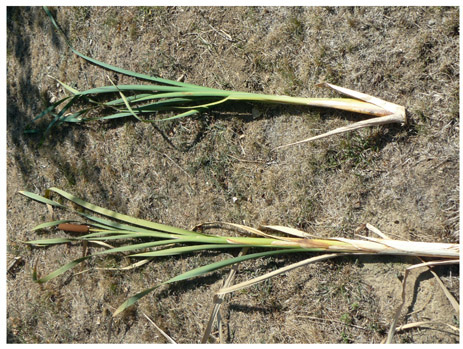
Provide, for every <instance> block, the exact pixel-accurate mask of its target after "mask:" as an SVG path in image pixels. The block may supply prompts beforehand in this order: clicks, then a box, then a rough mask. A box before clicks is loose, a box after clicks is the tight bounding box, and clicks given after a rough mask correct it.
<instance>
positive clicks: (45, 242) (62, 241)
mask: <svg viewBox="0 0 463 349" xmlns="http://www.w3.org/2000/svg"><path fill="white" fill-rule="evenodd" d="M72 241H76V239H71V238H54V239H42V240H31V241H26V244H30V245H40V246H45V245H59V244H65V243H68V242H72Z"/></svg>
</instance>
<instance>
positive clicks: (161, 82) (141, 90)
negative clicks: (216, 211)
mask: <svg viewBox="0 0 463 349" xmlns="http://www.w3.org/2000/svg"><path fill="white" fill-rule="evenodd" d="M44 9H45V12H46V13H47V14H48V16H49V18H50V20H51V21H52V23H53V25H54V26H55V28H56V29H58V30H59V31H61V33H63V31H62V30H61V28H60V27H59V26H58V24H57V23H56V21H55V19H54V18H53V16H52V15H51V13H50V11H49V10H48V9H47V8H44ZM63 35H64V33H63ZM64 37H65V38H66V36H64ZM66 42H67V44H68V45H69V47H70V48H71V50H72V51H73V52H74V53H75V54H76V55H78V56H79V57H81V58H83V59H85V60H86V61H88V62H90V63H93V64H95V65H98V66H100V67H103V68H105V69H108V70H110V71H113V72H117V73H120V74H124V75H127V76H131V77H135V78H137V79H141V80H145V81H148V82H151V83H154V84H150V85H148V84H147V85H116V84H114V83H113V82H112V81H111V80H109V81H110V84H109V85H108V86H102V87H97V88H92V89H89V90H85V91H79V90H77V89H75V88H73V87H71V86H69V85H68V84H65V83H64V82H61V81H58V82H59V83H60V84H61V86H62V87H63V88H65V89H66V90H67V91H68V92H69V93H70V96H68V97H64V98H62V99H60V100H58V101H56V102H54V103H52V104H51V105H50V106H49V107H48V108H46V109H45V110H44V111H43V112H42V113H40V114H39V115H37V116H36V117H35V118H34V121H36V120H38V119H40V118H42V117H44V116H46V115H48V114H50V115H52V116H53V120H52V121H51V122H50V124H49V125H48V128H47V129H46V131H45V133H48V132H49V131H50V129H51V128H52V127H53V126H58V125H60V124H63V123H83V122H88V121H94V120H108V119H117V118H125V117H134V118H136V119H137V120H139V121H142V122H159V121H167V120H174V119H179V118H182V117H187V116H192V115H196V114H200V113H202V112H204V111H207V110H209V109H211V108H212V107H214V106H217V105H219V104H222V103H225V102H228V101H235V102H236V101H248V102H261V103H281V104H293V105H306V106H316V107H326V108H334V109H341V110H346V111H351V112H355V113H362V114H366V115H371V116H374V117H373V118H371V119H367V120H362V121H359V122H356V123H353V124H351V125H348V126H345V127H341V128H338V129H335V130H332V131H330V132H327V133H324V134H321V135H318V136H315V137H311V138H307V139H305V140H301V141H299V142H297V143H292V144H298V143H303V142H308V141H312V140H315V139H320V138H323V137H327V136H331V135H334V134H339V133H343V132H348V131H352V130H356V129H360V128H364V127H370V126H377V125H384V124H389V123H400V124H404V123H406V113H405V108H404V107H402V106H400V105H397V104H394V103H390V102H386V101H384V100H381V99H379V98H376V97H372V96H370V95H367V94H364V93H360V92H357V91H353V90H350V89H347V88H342V87H339V86H335V85H333V84H329V83H325V82H324V83H320V84H319V86H324V87H329V88H331V89H334V90H336V91H338V92H340V93H342V94H344V95H347V96H349V97H352V98H304V97H290V96H278V95H265V94H257V93H249V92H239V91H226V90H221V89H216V88H209V87H202V86H198V85H193V84H188V83H184V82H179V81H174V80H168V79H162V78H158V77H153V76H149V75H146V74H140V73H135V72H132V71H128V70H125V69H122V68H118V67H115V66H112V65H109V64H106V63H103V62H100V61H98V60H96V59H93V58H90V57H88V56H86V55H84V54H82V53H80V52H79V51H77V50H76V49H74V48H73V47H72V46H71V44H70V42H69V41H68V40H67V38H66ZM78 102H79V103H78ZM82 102H83V105H85V107H83V108H82V109H79V110H77V111H72V112H71V109H72V108H73V107H74V106H76V105H77V104H80V105H82ZM95 112H96V113H95ZM165 112H168V113H170V114H171V115H170V116H168V117H161V118H159V117H155V118H154V119H153V118H148V116H149V115H153V114H156V115H159V114H160V115H162V113H165ZM27 132H37V131H36V130H33V129H29V130H28V131H27ZM292 144H286V145H281V146H279V147H277V148H282V147H285V146H289V145H292ZM277 148H276V149H277Z"/></svg>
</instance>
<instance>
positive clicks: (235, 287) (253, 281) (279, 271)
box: [216, 253, 347, 295]
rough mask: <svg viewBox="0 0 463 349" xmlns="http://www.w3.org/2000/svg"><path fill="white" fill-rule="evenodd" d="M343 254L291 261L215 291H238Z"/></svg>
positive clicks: (225, 292)
mask: <svg viewBox="0 0 463 349" xmlns="http://www.w3.org/2000/svg"><path fill="white" fill-rule="evenodd" d="M345 255H347V254H346V253H332V254H325V255H320V256H316V257H312V258H308V259H305V260H303V261H300V262H297V263H293V264H291V265H288V266H285V267H283V268H280V269H277V270H274V271H272V272H270V273H267V274H264V275H261V276H258V277H256V278H254V279H251V280H247V281H244V282H241V283H239V284H236V285H233V286H229V287H223V288H221V289H220V290H219V291H217V292H216V295H225V294H227V293H230V292H235V291H238V290H242V289H243V288H246V287H250V286H252V285H255V284H257V283H259V282H262V281H265V280H267V279H270V278H272V277H275V276H278V275H280V274H283V273H286V272H288V271H290V270H293V269H296V268H299V267H302V266H304V265H307V264H310V263H315V262H319V261H323V260H326V259H330V258H335V257H340V256H345Z"/></svg>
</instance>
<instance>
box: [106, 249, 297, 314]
mask: <svg viewBox="0 0 463 349" xmlns="http://www.w3.org/2000/svg"><path fill="white" fill-rule="evenodd" d="M293 252H304V249H287V250H278V251H266V252H259V253H253V254H249V255H243V256H238V257H234V258H229V259H226V260H223V261H219V262H215V263H211V264H208V265H205V266H202V267H199V268H195V269H192V270H190V271H187V272H186V273H183V274H180V275H178V276H175V277H173V278H171V279H169V280H167V281H164V282H163V283H161V284H159V285H156V286H154V287H151V288H148V289H146V290H143V291H142V292H140V293H137V294H136V295H134V296H132V297H130V298H129V299H127V300H126V301H125V302H124V303H122V304H121V305H120V306H119V307H118V308H117V309H116V311H115V312H114V314H113V316H116V315H118V314H120V313H121V312H123V311H124V310H125V309H127V308H128V307H130V306H132V305H134V304H135V303H136V302H138V301H139V300H140V299H141V298H143V297H144V296H146V295H147V294H149V293H151V292H152V291H154V290H155V289H157V288H158V287H160V286H162V285H166V284H170V283H173V282H177V281H181V280H187V279H191V278H193V277H197V276H201V275H203V274H206V273H209V272H212V271H215V270H218V269H222V268H225V267H227V266H229V265H232V264H236V263H241V262H244V261H246V260H250V259H257V258H262V257H268V256H272V255H275V254H278V255H281V254H285V253H293Z"/></svg>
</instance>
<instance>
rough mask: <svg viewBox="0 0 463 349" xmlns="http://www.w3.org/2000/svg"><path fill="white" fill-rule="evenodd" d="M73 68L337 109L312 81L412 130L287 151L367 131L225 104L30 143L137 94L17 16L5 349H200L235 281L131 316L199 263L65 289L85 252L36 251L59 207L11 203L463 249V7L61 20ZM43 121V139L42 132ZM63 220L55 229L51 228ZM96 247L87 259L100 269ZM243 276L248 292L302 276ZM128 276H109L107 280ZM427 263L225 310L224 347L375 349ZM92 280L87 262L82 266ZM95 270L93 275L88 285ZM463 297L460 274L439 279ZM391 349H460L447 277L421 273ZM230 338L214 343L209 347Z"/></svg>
mask: <svg viewBox="0 0 463 349" xmlns="http://www.w3.org/2000/svg"><path fill="white" fill-rule="evenodd" d="M51 10H52V12H53V14H54V15H55V17H56V19H57V22H58V23H59V24H60V26H61V27H62V28H63V29H64V31H65V32H66V35H67V36H68V38H69V40H70V41H71V43H72V45H73V46H74V47H75V48H76V49H77V50H79V51H80V52H82V53H84V54H86V55H88V56H91V57H93V58H95V59H98V60H100V61H103V62H107V63H109V64H112V65H116V66H119V67H123V68H125V69H128V70H132V71H136V72H142V73H146V74H149V75H155V76H161V77H163V78H167V79H172V80H177V79H183V80H184V81H185V82H189V83H193V84H198V85H204V86H209V87H215V88H220V89H232V90H239V91H248V92H258V93H265V94H285V95H292V96H301V97H337V96H338V95H337V94H336V93H334V92H331V91H329V90H326V89H321V88H317V87H315V85H316V84H317V83H319V82H320V81H327V82H331V83H333V84H336V85H340V86H344V87H347V88H350V89H354V90H357V91H361V92H364V93H368V94H370V95H373V96H377V97H380V98H382V99H384V100H387V101H391V102H393V103H396V104H399V105H403V106H405V107H406V109H407V113H408V118H409V123H408V125H404V126H401V125H390V126H381V127H375V128H371V129H364V130H360V131H355V132H352V133H349V134H343V135H339V136H335V137H331V138H326V139H322V140H319V141H316V142H313V143H307V144H301V145H297V146H293V147H289V148H284V149H281V150H279V151H273V149H274V148H275V147H277V146H279V145H282V144H286V143H290V142H295V141H297V140H301V139H304V138H307V137H309V136H312V135H316V134H319V133H322V132H325V131H328V130H330V129H333V128H335V127H338V126H343V125H347V124H349V123H352V122H353V121H357V120H360V119H362V118H364V117H363V116H359V115H357V114H350V113H346V112H341V111H333V110H331V109H318V108H309V107H292V106H287V105H260V104H257V103H255V104H253V103H244V102H241V103H229V104H226V105H224V106H221V107H219V108H216V109H213V110H211V111H209V112H207V113H205V114H202V115H200V116H199V117H194V118H185V119H180V120H175V121H172V122H169V123H159V124H146V123H142V122H138V121H137V120H134V119H133V118H127V119H124V120H119V121H106V122H93V123H91V122H89V123H86V124H75V125H73V124H66V125H61V126H59V127H57V128H54V129H52V132H51V134H50V135H49V136H48V137H46V139H45V140H44V141H43V143H41V140H42V138H41V135H37V134H30V133H25V132H24V131H25V130H26V129H27V128H28V127H30V124H31V121H32V119H33V118H34V117H35V116H37V115H38V114H39V113H40V112H41V111H42V110H43V109H45V108H46V106H47V105H49V103H52V102H53V101H56V100H58V99H59V98H61V97H64V96H65V95H67V92H66V91H65V90H64V89H63V88H62V87H61V86H60V85H59V84H58V83H57V82H56V81H55V80H53V79H52V78H50V76H52V77H54V78H56V79H58V80H60V81H63V82H65V83H67V84H69V85H70V86H73V87H74V88H77V89H80V90H84V89H89V88H92V87H97V86H103V85H109V84H110V83H109V81H108V75H109V77H110V78H111V80H113V81H116V82H117V83H119V84H126V83H140V82H139V81H136V80H135V79H133V78H129V77H126V76H122V75H118V74H115V73H112V72H108V71H105V70H104V69H102V68H100V67H97V66H94V65H92V64H89V63H88V62H86V61H84V60H82V59H81V58H79V57H77V56H76V55H74V54H73V53H72V52H71V51H70V50H69V48H68V47H67V45H66V42H65V40H64V39H63V37H62V36H61V35H60V34H59V33H58V32H57V31H56V30H55V29H54V27H53V26H52V25H51V23H50V21H49V19H48V17H47V16H46V14H45V12H44V11H43V9H42V8H40V7H8V9H7V149H6V152H7V164H6V166H7V202H6V204H7V207H6V209H7V265H9V266H11V267H10V268H9V270H8V273H7V277H6V284H7V341H8V342H9V343H165V342H166V339H165V338H164V337H163V336H162V335H161V334H160V332H159V331H158V330H157V329H156V328H155V327H154V326H153V325H152V324H151V323H150V322H149V321H148V320H147V318H146V317H145V316H144V314H146V315H147V316H148V317H149V318H150V319H151V320H152V321H154V322H155V323H156V324H157V326H159V327H160V328H161V329H162V330H163V331H165V332H166V333H167V334H168V335H169V336H171V337H172V338H173V339H174V340H175V341H176V342H178V343H199V342H200V340H201V337H202V333H203V331H204V329H205V327H206V324H207V321H208V318H209V314H210V312H211V310H212V306H213V303H212V300H213V294H214V291H216V290H218V289H219V288H220V286H221V285H222V282H223V279H224V278H225V277H226V275H227V271H219V272H215V273H212V274H210V275H208V276H205V277H201V278H197V279H193V280H191V281H188V282H181V283H178V284H173V285H170V286H168V287H167V286H166V287H163V288H162V289H160V290H159V291H157V292H153V293H152V294H150V295H149V296H146V297H145V298H143V299H142V300H141V301H140V302H139V303H138V304H137V305H136V306H134V307H132V308H131V309H130V310H128V311H126V312H125V313H124V314H123V315H122V316H119V317H116V318H112V315H111V314H112V312H113V311H114V310H115V309H116V308H117V307H118V306H119V305H120V304H121V303H122V302H123V301H124V300H126V299H127V297H129V296H131V295H133V294H135V293H136V292H139V291H141V290H143V289H145V288H147V287H151V286H153V285H154V284H156V283H158V282H160V281H162V280H166V279H167V278H168V277H171V276H174V275H176V274H178V273H180V272H183V271H186V270H188V268H192V267H195V266H199V265H202V264H204V263H205V262H207V261H216V260H220V259H221V258H223V257H224V255H229V253H224V254H214V253H203V254H196V255H188V256H183V257H179V258H165V259H160V260H159V261H157V262H156V263H154V262H153V263H149V264H147V265H145V266H143V267H140V268H137V269H134V270H131V271H116V272H109V271H90V272H86V273H81V274H78V273H77V272H78V271H79V270H82V269H79V270H77V271H75V272H67V273H66V274H64V275H62V276H60V277H58V278H56V279H53V280H51V281H49V282H47V283H45V284H43V285H39V284H36V283H34V282H33V279H32V271H33V270H34V267H37V270H38V272H39V273H40V274H41V275H45V274H47V273H49V272H51V271H53V270H55V269H57V268H59V267H60V266H62V265H63V264H65V263H66V262H68V261H71V260H73V259H75V258H78V257H79V256H81V255H82V247H81V246H79V245H59V246H54V247H50V248H46V249H45V248H36V247H30V246H28V245H26V244H24V243H23V242H24V241H27V240H31V239H36V238H38V237H44V236H55V235H56V234H58V233H57V232H56V231H55V230H53V229H47V230H46V231H32V228H33V227H35V226H36V225H38V224H39V223H42V222H45V221H47V220H48V211H47V208H46V207H45V206H43V205H40V204H38V203H37V202H34V201H31V200H28V199H26V198H25V197H23V196H21V195H19V194H18V191H20V190H28V191H31V192H34V193H37V194H44V192H45V190H46V189H47V188H50V187H58V188H61V189H63V190H65V191H67V192H70V193H73V194H74V195H76V196H78V197H81V198H83V199H85V200H87V201H89V202H92V203H94V204H97V205H100V206H103V207H106V208H109V209H112V210H114V211H117V212H121V213H125V214H129V215H132V216H136V217H140V218H145V219H148V220H152V221H155V222H161V223H165V224H169V225H173V226H176V227H181V228H188V229H191V228H192V227H194V226H196V225H197V224H199V223H202V222H209V221H225V222H233V223H239V224H245V225H248V226H253V227H258V226H259V225H261V224H274V225H283V226H288V227H293V228H297V229H299V230H303V231H307V232H309V233H311V234H315V235H317V236H320V237H332V236H341V237H349V238H353V237H354V233H355V231H356V229H357V228H358V227H359V226H361V225H362V224H364V223H370V224H372V225H373V226H375V227H377V228H378V229H380V230H381V231H382V232H383V233H385V234H387V235H389V236H391V237H393V238H397V239H404V240H413V241H430V242H452V243H458V242H459V69H460V67H459V50H460V48H459V39H460V37H459V23H460V18H459V9H458V8H457V7H59V8H52V9H51ZM50 120H51V119H50V118H48V119H47V118H43V119H41V120H39V122H37V123H35V124H34V127H38V128H39V129H42V130H43V129H45V128H46V127H47V125H48V123H49V122H50ZM56 214H57V215H58V217H57V218H59V217H60V216H59V212H56ZM96 249H98V247H93V246H91V247H90V250H91V251H94V250H96ZM308 256H309V254H301V255H291V256H280V257H274V258H268V259H264V260H257V261H252V262H251V261H248V262H246V263H243V264H242V265H240V268H239V272H238V276H237V280H236V282H239V281H243V280H246V279H250V278H252V277H254V276H258V275H261V274H264V273H266V272H268V271H271V270H274V269H277V268H278V267H281V266H284V265H288V264H290V263H293V262H296V261H300V260H303V259H305V258H308ZM116 262H117V261H116V260H111V259H108V260H106V261H102V262H101V263H107V265H111V264H112V263H116ZM418 262H419V260H418V259H417V258H411V257H408V258H405V257H374V256H351V257H345V258H339V259H333V260H329V261H325V262H321V263H317V264H311V265H308V266H306V267H303V268H300V269H296V270H293V271H291V272H288V273H286V274H284V275H282V276H279V277H277V278H273V279H270V280H268V281H266V282H264V283H261V284H258V285H256V286H253V287H251V288H249V289H245V290H242V291H239V292H236V293H233V294H232V295H230V296H228V297H227V298H226V301H225V302H224V304H223V305H222V310H221V314H222V321H223V325H224V326H223V328H222V341H223V342H226V343H380V342H381V341H383V340H384V339H385V338H386V337H387V331H388V329H389V326H390V324H391V319H392V317H393V314H394V313H395V311H396V309H397V307H398V305H399V304H400V297H401V280H402V278H403V276H404V272H405V269H406V268H407V267H408V266H410V265H413V264H416V263H418ZM91 266H94V264H91V262H89V264H88V265H87V267H91ZM83 268H84V269H85V266H84V267H83ZM435 270H436V272H437V273H438V275H439V276H440V278H441V279H442V281H443V283H444V284H445V286H446V287H447V288H448V289H449V291H450V292H451V293H452V294H453V296H454V297H456V298H457V300H458V299H459V282H460V279H459V268H458V266H450V267H449V266H447V267H440V268H436V269H435ZM418 321H432V323H431V324H428V325H427V326H422V327H414V328H411V329H408V330H404V331H401V332H399V333H397V334H396V335H395V337H394V341H395V342H396V343H458V342H459V338H460V337H459V333H458V332H455V331H454V330H452V329H451V328H450V327H449V326H447V325H451V326H456V327H459V314H457V313H456V312H455V310H454V309H453V307H452V306H451V304H450V302H449V301H448V299H447V298H446V296H445V295H444V293H443V291H442V289H441V288H440V286H439V284H438V283H437V281H436V279H435V278H434V277H433V276H432V274H431V273H429V271H427V270H425V269H419V270H416V271H413V272H412V273H411V274H410V277H409V279H408V283H407V297H406V303H405V306H404V308H403V311H402V314H401V317H400V319H399V323H398V325H403V324H407V323H413V322H418ZM213 335H214V336H215V337H216V338H217V340H218V337H219V336H218V332H217V331H215V332H213Z"/></svg>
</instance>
